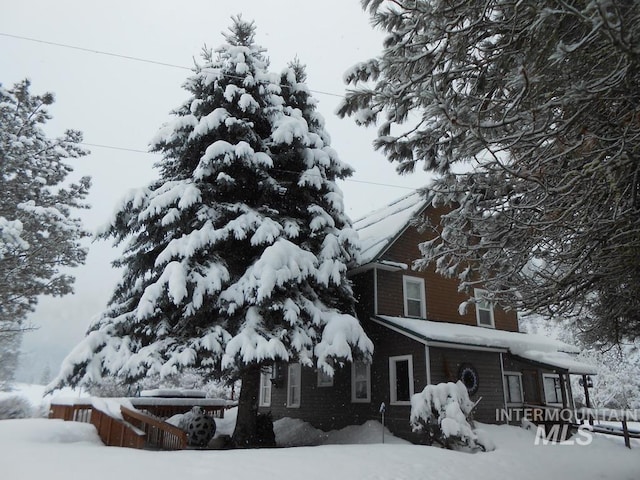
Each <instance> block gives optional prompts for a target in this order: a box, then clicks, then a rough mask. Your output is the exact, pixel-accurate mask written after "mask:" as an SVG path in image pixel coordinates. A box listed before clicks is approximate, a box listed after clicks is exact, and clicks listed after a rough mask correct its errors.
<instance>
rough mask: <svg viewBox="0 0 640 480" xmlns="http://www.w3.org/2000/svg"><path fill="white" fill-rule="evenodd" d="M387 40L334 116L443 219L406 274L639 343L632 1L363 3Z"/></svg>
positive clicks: (639, 92) (638, 30)
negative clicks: (432, 273)
mask: <svg viewBox="0 0 640 480" xmlns="http://www.w3.org/2000/svg"><path fill="white" fill-rule="evenodd" d="M362 5H363V7H364V8H365V9H366V10H367V11H368V12H369V13H370V15H371V21H372V23H373V24H374V25H375V26H376V27H378V28H380V29H382V30H383V31H384V32H385V34H386V38H385V40H384V42H383V46H382V50H381V52H380V54H379V55H378V56H376V57H375V58H372V59H370V60H368V61H365V62H362V63H359V64H357V65H355V66H354V67H353V68H352V69H350V71H349V72H347V74H346V75H345V78H346V79H347V81H348V83H349V84H350V85H351V89H350V91H349V92H348V93H347V95H346V98H345V101H344V102H343V105H342V106H341V107H340V109H339V114H341V115H351V116H353V117H354V119H355V120H356V122H358V123H362V124H365V125H368V124H372V123H378V124H379V131H378V136H377V139H376V140H375V141H374V145H375V147H376V148H377V149H379V150H381V151H383V152H384V153H385V154H386V155H387V157H388V159H389V160H390V161H392V162H394V163H395V164H396V166H397V169H398V171H399V172H400V173H406V172H412V171H413V170H414V169H415V167H416V166H417V165H418V164H420V165H422V166H423V167H424V169H425V170H427V171H429V172H431V173H432V174H435V175H437V178H436V180H435V181H433V182H430V183H429V185H428V190H429V193H430V195H432V196H431V200H432V203H434V204H444V205H448V206H450V207H451V211H450V213H449V214H447V215H444V216H442V218H441V220H440V225H437V226H433V225H431V226H429V227H435V228H433V232H434V239H433V240H432V241H429V242H425V243H424V244H423V245H422V246H421V251H422V254H423V257H424V258H423V259H421V261H420V262H419V263H418V266H422V267H424V268H426V267H427V265H434V266H435V267H436V269H437V270H438V272H439V273H441V274H443V275H447V276H449V277H457V278H458V279H459V280H460V286H461V289H465V290H467V291H469V292H470V293H471V292H472V291H473V287H474V286H476V285H478V284H482V285H483V288H485V289H486V290H488V291H489V292H490V293H489V297H490V299H492V300H494V301H497V302H499V303H502V304H503V305H507V306H510V307H513V308H517V309H519V310H520V311H530V312H535V313H539V314H542V315H545V316H547V317H556V316H572V317H573V318H578V319H580V323H581V328H582V329H583V330H584V331H585V334H586V335H587V336H588V337H589V338H590V339H591V341H605V342H614V343H619V342H622V341H624V340H625V339H634V338H640V315H639V313H638V312H640V301H639V299H640V268H639V262H638V259H639V258H640V161H639V157H638V152H639V151H640V55H639V53H640V49H639V48H638V45H640V2H637V1H636V2H629V1H622V0H587V1H572V0H531V1H527V2H517V1H512V0H487V1H483V2H451V1H448V0H391V1H388V0H362Z"/></svg>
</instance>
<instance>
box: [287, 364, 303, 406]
mask: <svg viewBox="0 0 640 480" xmlns="http://www.w3.org/2000/svg"><path fill="white" fill-rule="evenodd" d="M300 377H301V368H300V364H299V363H292V364H290V365H289V372H288V375H287V407H289V408H297V407H299V406H300Z"/></svg>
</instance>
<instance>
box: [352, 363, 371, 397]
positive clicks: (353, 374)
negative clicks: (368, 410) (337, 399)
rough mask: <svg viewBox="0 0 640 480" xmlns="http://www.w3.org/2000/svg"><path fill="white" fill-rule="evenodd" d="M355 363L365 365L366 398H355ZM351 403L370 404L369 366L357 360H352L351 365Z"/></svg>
mask: <svg viewBox="0 0 640 480" xmlns="http://www.w3.org/2000/svg"><path fill="white" fill-rule="evenodd" d="M356 363H357V364H361V365H365V367H366V374H365V375H366V379H365V380H366V382H367V396H366V398H356ZM351 402H352V403H369V402H371V364H369V363H365V362H362V361H359V360H354V361H353V362H352V363H351Z"/></svg>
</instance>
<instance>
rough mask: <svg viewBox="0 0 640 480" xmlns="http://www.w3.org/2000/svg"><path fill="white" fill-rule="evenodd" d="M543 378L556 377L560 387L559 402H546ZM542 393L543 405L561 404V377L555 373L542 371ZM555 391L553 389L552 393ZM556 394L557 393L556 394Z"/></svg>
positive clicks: (545, 388)
mask: <svg viewBox="0 0 640 480" xmlns="http://www.w3.org/2000/svg"><path fill="white" fill-rule="evenodd" d="M545 378H555V379H558V387H559V388H560V401H559V402H548V401H547V385H546V382H545V381H544V380H545ZM542 393H543V395H544V403H545V405H562V378H561V377H560V375H559V374H557V373H543V374H542ZM555 394H556V392H555V391H554V395H555ZM556 396H557V395H556Z"/></svg>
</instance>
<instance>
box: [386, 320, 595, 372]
mask: <svg viewBox="0 0 640 480" xmlns="http://www.w3.org/2000/svg"><path fill="white" fill-rule="evenodd" d="M373 320H374V321H377V322H378V323H380V324H381V325H384V326H386V327H387V328H391V329H393V330H395V331H397V332H399V333H402V334H404V335H411V336H414V337H417V338H419V339H421V340H423V341H424V342H425V343H427V344H429V343H434V342H442V343H448V344H451V345H452V346H458V347H460V346H469V347H485V348H496V349H504V350H507V351H509V352H510V353H512V354H514V355H516V356H518V357H521V358H522V359H525V360H530V361H534V362H537V363H541V364H544V365H547V366H549V367H553V368H559V369H561V370H566V371H568V372H569V373H575V374H585V375H594V374H595V373H596V370H595V367H594V366H593V365H588V364H585V363H582V362H579V361H577V360H575V359H574V357H573V355H571V354H575V353H578V352H579V351H580V350H579V349H578V348H577V347H574V346H572V345H569V344H566V343H564V342H560V341H559V340H554V339H552V338H549V337H545V336H542V335H534V334H530V333H520V332H508V331H506V330H494V329H492V328H484V327H476V326H472V325H462V324H458V323H445V322H433V321H429V320H420V319H415V318H404V317H389V316H386V315H378V316H376V317H374V318H373Z"/></svg>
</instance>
